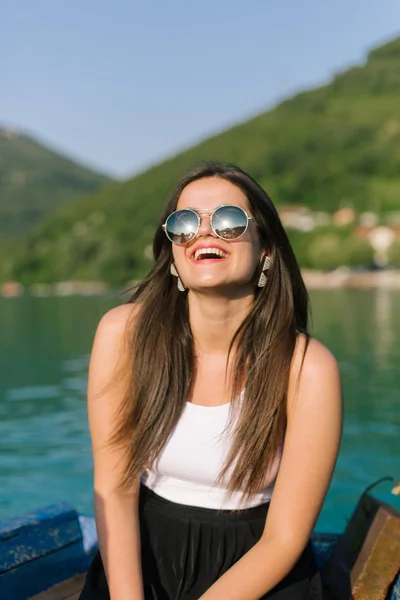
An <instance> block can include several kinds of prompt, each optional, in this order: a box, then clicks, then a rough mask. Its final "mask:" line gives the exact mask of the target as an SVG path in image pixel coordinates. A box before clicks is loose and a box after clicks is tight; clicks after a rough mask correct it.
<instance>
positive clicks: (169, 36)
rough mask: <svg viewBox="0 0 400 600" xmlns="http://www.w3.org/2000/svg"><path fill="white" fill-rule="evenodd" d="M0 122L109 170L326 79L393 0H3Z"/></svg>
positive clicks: (118, 171) (394, 32)
mask: <svg viewBox="0 0 400 600" xmlns="http://www.w3.org/2000/svg"><path fill="white" fill-rule="evenodd" d="M0 6H1V15H2V16H1V21H2V23H1V35H0V86H1V88H0V124H2V125H5V126H8V127H11V128H14V129H18V130H22V131H24V132H28V133H30V134H33V135H35V136H36V137H38V138H39V139H40V140H41V141H42V142H44V143H46V144H48V145H51V146H52V147H53V148H55V149H56V150H58V151H61V152H63V153H65V154H67V155H68V156H70V157H72V158H74V159H77V160H79V161H81V162H84V163H85V164H87V165H89V166H92V167H94V168H96V169H98V170H101V171H103V172H105V173H108V174H110V175H112V176H115V177H128V176H130V175H132V174H134V173H136V172H138V171H140V170H142V169H144V168H146V167H147V166H150V165H152V164H154V163H156V162H159V161H160V160H162V159H164V158H166V157H168V156H170V155H172V154H175V153H176V152H178V151H179V150H181V149H184V148H186V147H190V146H191V145H193V144H194V143H196V142H198V141H199V140H201V139H204V138H206V137H208V136H210V135H212V134H215V133H218V132H220V131H223V130H224V129H226V128H228V127H229V126H231V125H233V124H235V123H238V122H240V121H243V120H246V119H248V118H250V117H251V116H253V115H255V114H257V113H260V112H262V111H264V110H267V109H269V108H271V107H272V106H274V105H275V104H276V103H278V102H279V101H280V100H282V99H284V98H287V97H289V96H291V95H292V94H294V93H296V92H298V91H300V90H303V89H307V88H310V87H315V86H317V85H321V84H324V83H326V82H328V81H329V80H330V79H331V78H332V76H333V75H334V74H335V73H337V72H339V71H343V70H345V69H346V68H348V67H349V66H351V65H354V64H360V63H362V62H363V61H364V60H365V57H366V53H367V52H368V50H370V49H371V48H373V47H375V46H377V45H380V44H381V43H384V42H385V41H388V40H390V39H392V38H393V37H396V36H398V35H400V2H399V0H379V1H378V0H357V1H356V0H335V2H321V0H302V1H301V2H299V0H278V1H277V0H274V1H272V0H258V1H256V0H242V1H241V2H239V0H229V1H228V0H202V1H201V2H193V1H191V0H170V1H166V0H164V2H163V1H162V0H158V2H156V1H155V0H141V1H140V2H139V1H136V0H113V2H110V1H109V0H68V2H65V1H64V2H63V1H62V0H34V1H33V0H0Z"/></svg>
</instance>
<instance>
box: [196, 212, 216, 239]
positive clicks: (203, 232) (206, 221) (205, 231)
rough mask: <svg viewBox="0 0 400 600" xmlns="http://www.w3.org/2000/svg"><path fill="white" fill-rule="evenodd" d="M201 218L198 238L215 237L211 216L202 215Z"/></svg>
mask: <svg viewBox="0 0 400 600" xmlns="http://www.w3.org/2000/svg"><path fill="white" fill-rule="evenodd" d="M199 217H200V227H199V231H198V233H197V236H198V237H199V236H202V237H206V236H207V235H214V232H213V230H212V228H211V215H207V214H201V215H199Z"/></svg>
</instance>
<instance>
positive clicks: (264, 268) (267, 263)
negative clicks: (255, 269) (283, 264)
mask: <svg viewBox="0 0 400 600" xmlns="http://www.w3.org/2000/svg"><path fill="white" fill-rule="evenodd" d="M270 266H271V259H270V257H269V256H266V257H265V259H264V263H263V266H262V269H261V275H260V279H259V280H258V283H257V286H258V287H260V288H262V287H264V286H265V284H266V283H267V276H266V274H265V273H264V271H268V269H269V268H270Z"/></svg>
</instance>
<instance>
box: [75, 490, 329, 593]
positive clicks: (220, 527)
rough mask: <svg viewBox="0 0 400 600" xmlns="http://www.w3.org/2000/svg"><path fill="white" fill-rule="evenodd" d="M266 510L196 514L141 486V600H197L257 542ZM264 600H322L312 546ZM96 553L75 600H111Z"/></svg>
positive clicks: (197, 511) (198, 511) (200, 511)
mask: <svg viewBox="0 0 400 600" xmlns="http://www.w3.org/2000/svg"><path fill="white" fill-rule="evenodd" d="M268 506H269V504H263V505H261V506H256V507H254V508H249V509H245V510H242V511H230V510H222V511H217V510H214V509H210V508H199V507H196V506H187V505H184V504H177V503H175V502H171V501H169V500H165V499H164V498H161V497H160V496H158V495H157V494H155V493H154V492H152V491H151V490H150V489H148V488H147V487H145V486H144V485H142V486H141V489H140V501H139V515H140V534H141V556H142V573H143V585H144V596H145V600H198V599H199V598H200V596H201V595H202V594H203V593H204V592H205V591H206V590H207V589H208V588H209V587H210V586H211V585H212V584H213V583H214V582H215V581H216V580H217V579H218V578H219V577H220V576H221V575H222V574H223V573H225V571H227V570H228V569H229V568H230V567H231V566H232V565H233V564H234V563H235V562H236V561H237V560H239V558H241V557H242V556H243V555H244V554H245V553H246V552H247V551H248V550H249V549H250V548H251V547H252V546H254V544H255V543H256V542H257V541H258V540H259V539H260V537H261V534H262V532H263V529H264V524H265V519H266V515H267V512H268ZM262 598H263V599H266V598H272V599H274V600H322V598H323V592H322V585H321V579H320V575H319V572H318V568H317V565H316V562H315V559H314V555H313V552H312V548H311V543H309V544H308V545H307V547H306V548H305V550H304V552H303V554H302V555H301V557H300V559H299V560H298V562H297V563H296V565H295V566H294V568H293V569H292V571H291V572H290V573H289V574H288V575H287V576H286V577H285V578H284V580H283V581H281V582H280V583H279V584H278V585H277V586H276V587H275V588H274V589H273V590H271V591H270V592H268V594H266V595H265V596H263V597H262ZM109 599H110V595H109V591H108V586H107V580H106V576H105V573H104V568H103V564H102V560H101V556H100V552H99V551H98V552H97V553H96V555H95V556H94V558H93V561H92V563H91V565H90V567H89V570H88V573H87V576H86V580H85V585H84V588H83V590H82V592H81V595H80V596H79V600H109Z"/></svg>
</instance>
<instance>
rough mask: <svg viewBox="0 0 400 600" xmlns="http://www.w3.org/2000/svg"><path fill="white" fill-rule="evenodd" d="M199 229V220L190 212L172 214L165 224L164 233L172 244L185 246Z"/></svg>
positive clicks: (180, 211) (182, 211)
mask: <svg viewBox="0 0 400 600" xmlns="http://www.w3.org/2000/svg"><path fill="white" fill-rule="evenodd" d="M198 227H199V220H198V217H197V215H196V213H194V212H193V211H191V210H186V209H183V210H177V211H176V212H173V213H172V214H171V215H170V216H169V217H168V219H167V220H166V223H165V233H166V234H167V236H168V239H169V240H170V241H171V242H173V243H174V244H182V245H183V244H187V243H188V242H190V240H192V239H193V238H194V236H195V235H196V233H197V230H198Z"/></svg>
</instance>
